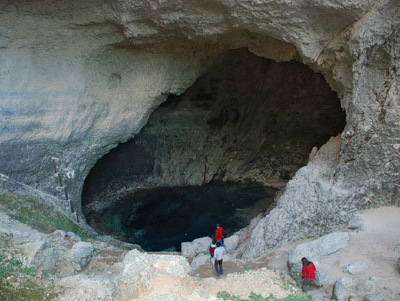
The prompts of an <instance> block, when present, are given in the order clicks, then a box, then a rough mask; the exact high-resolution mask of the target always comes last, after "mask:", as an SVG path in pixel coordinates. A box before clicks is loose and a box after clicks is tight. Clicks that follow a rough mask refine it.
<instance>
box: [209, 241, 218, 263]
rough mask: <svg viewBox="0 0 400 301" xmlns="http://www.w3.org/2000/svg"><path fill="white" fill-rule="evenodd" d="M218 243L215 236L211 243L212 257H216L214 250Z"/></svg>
mask: <svg viewBox="0 0 400 301" xmlns="http://www.w3.org/2000/svg"><path fill="white" fill-rule="evenodd" d="M216 243H217V241H216V240H215V238H214V239H213V240H212V242H211V244H210V256H211V259H212V258H213V257H214V250H215V248H216V247H217V245H216Z"/></svg>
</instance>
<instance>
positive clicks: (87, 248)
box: [71, 241, 94, 270]
mask: <svg viewBox="0 0 400 301" xmlns="http://www.w3.org/2000/svg"><path fill="white" fill-rule="evenodd" d="M93 254H94V247H93V245H92V244H91V243H90V242H84V241H79V242H77V243H76V244H74V246H73V247H72V249H71V256H72V260H73V262H74V263H76V264H77V265H78V266H79V267H78V269H77V270H83V269H84V268H85V267H86V266H87V265H88V264H89V262H90V261H91V260H92V257H93Z"/></svg>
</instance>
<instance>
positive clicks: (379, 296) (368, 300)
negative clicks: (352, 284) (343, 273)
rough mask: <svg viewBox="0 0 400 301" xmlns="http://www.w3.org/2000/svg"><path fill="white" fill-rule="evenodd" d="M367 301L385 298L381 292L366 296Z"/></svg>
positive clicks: (380, 300)
mask: <svg viewBox="0 0 400 301" xmlns="http://www.w3.org/2000/svg"><path fill="white" fill-rule="evenodd" d="M365 301H385V298H384V297H382V296H381V295H379V294H368V295H366V296H365Z"/></svg>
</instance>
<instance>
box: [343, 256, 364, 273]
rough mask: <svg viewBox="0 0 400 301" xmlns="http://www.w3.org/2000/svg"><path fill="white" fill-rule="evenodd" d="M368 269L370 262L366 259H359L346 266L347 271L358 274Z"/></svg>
mask: <svg viewBox="0 0 400 301" xmlns="http://www.w3.org/2000/svg"><path fill="white" fill-rule="evenodd" d="M366 269H368V264H367V263H366V262H365V261H364V260H358V261H356V262H354V263H352V264H349V265H348V266H347V267H346V268H345V271H346V272H348V273H350V274H353V275H357V274H359V273H361V272H362V271H364V270H366Z"/></svg>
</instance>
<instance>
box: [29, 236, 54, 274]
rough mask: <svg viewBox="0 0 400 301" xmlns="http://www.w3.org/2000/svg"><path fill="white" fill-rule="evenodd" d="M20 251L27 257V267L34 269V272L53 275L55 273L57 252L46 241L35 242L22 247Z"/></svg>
mask: <svg viewBox="0 0 400 301" xmlns="http://www.w3.org/2000/svg"><path fill="white" fill-rule="evenodd" d="M22 251H23V253H24V255H26V257H27V264H28V267H34V268H36V272H40V273H42V274H43V273H45V274H49V275H50V274H54V273H55V271H56V261H57V257H58V256H57V255H58V254H57V250H56V248H55V246H54V245H53V244H51V243H49V242H46V241H35V242H30V243H26V244H24V245H23V246H22Z"/></svg>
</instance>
